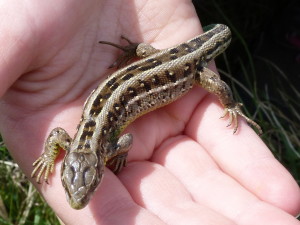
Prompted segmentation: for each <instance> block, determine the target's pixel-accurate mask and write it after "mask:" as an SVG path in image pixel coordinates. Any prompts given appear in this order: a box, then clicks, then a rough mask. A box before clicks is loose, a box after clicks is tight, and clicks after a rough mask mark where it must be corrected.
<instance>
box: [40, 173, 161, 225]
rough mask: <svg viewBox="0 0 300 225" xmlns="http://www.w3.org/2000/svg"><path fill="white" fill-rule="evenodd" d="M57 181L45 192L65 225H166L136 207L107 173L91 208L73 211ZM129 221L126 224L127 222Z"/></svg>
mask: <svg viewBox="0 0 300 225" xmlns="http://www.w3.org/2000/svg"><path fill="white" fill-rule="evenodd" d="M58 179H60V178H57V177H55V178H54V179H53V183H52V185H51V187H49V185H48V186H47V188H46V189H44V190H43V194H44V196H45V198H46V200H47V202H48V203H49V205H50V206H51V207H52V208H53V209H54V210H55V212H56V214H57V215H58V216H59V218H60V219H62V221H63V222H64V223H65V224H74V225H76V224H146V225H153V224H158V225H165V223H163V222H162V221H161V220H160V219H159V218H158V217H157V216H156V215H154V214H152V213H151V212H149V211H147V210H145V209H144V208H142V207H140V206H139V205H138V204H136V203H135V202H134V201H133V200H132V198H131V196H130V194H129V193H128V192H127V191H126V189H125V188H124V186H123V185H122V183H121V182H120V181H119V179H118V178H117V177H116V176H115V175H114V174H113V173H112V172H111V171H109V170H108V169H105V176H104V178H103V180H102V182H101V185H100V187H99V188H98V189H97V190H96V192H95V193H94V195H93V196H92V198H91V200H90V202H89V204H88V205H87V206H86V207H85V208H83V209H81V210H74V209H73V208H71V207H70V205H69V204H68V203H67V200H66V198H65V193H64V190H63V188H62V186H61V183H60V182H59V181H58ZM124 221H126V222H124Z"/></svg>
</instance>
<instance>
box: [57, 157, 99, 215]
mask: <svg viewBox="0 0 300 225" xmlns="http://www.w3.org/2000/svg"><path fill="white" fill-rule="evenodd" d="M103 170H104V163H103V162H101V160H98V158H97V156H96V155H95V153H94V152H70V153H69V154H67V155H66V156H65V160H64V163H63V164H62V169H61V171H62V172H61V180H62V184H63V186H64V188H65V192H66V196H67V200H68V202H69V204H70V206H71V207H72V208H74V209H82V208H83V207H85V206H86V205H87V204H88V202H89V200H90V198H91V196H92V194H93V193H94V191H95V189H96V188H97V186H98V184H99V182H100V181H101V179H102V175H103Z"/></svg>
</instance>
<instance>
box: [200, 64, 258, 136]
mask: <svg viewBox="0 0 300 225" xmlns="http://www.w3.org/2000/svg"><path fill="white" fill-rule="evenodd" d="M195 81H196V83H197V84H198V85H200V86H201V87H203V88H205V89H206V90H207V91H209V92H210V93H213V94H215V95H216V96H217V97H218V98H219V100H220V102H221V104H222V105H223V106H224V108H225V110H224V114H223V115H222V116H221V118H223V117H225V116H226V115H227V114H228V115H229V123H228V125H227V126H230V125H231V124H232V122H233V121H234V130H233V133H235V132H236V131H237V129H238V119H237V117H238V115H239V116H241V117H243V118H245V119H246V121H247V122H248V123H249V124H251V125H253V126H254V127H256V129H257V130H258V133H259V134H260V135H261V134H262V129H261V127H260V126H259V125H258V124H257V123H255V122H254V121H253V120H251V119H250V118H249V117H247V116H246V115H245V114H244V113H243V112H242V110H241V106H242V105H243V104H242V103H239V102H235V101H234V99H233V95H232V91H231V89H230V87H229V86H228V85H227V84H226V83H225V82H224V81H222V80H221V78H220V76H219V75H218V74H216V73H214V72H213V71H211V70H209V69H208V68H206V67H201V68H200V69H198V70H197V72H196V74H195Z"/></svg>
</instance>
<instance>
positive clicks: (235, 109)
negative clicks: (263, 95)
mask: <svg viewBox="0 0 300 225" xmlns="http://www.w3.org/2000/svg"><path fill="white" fill-rule="evenodd" d="M242 106H243V104H242V103H236V104H235V105H233V106H230V107H229V106H228V107H226V108H225V109H224V113H223V115H222V116H221V117H220V118H224V117H225V116H226V115H228V116H229V122H228V124H227V127H229V126H231V125H232V122H233V123H234V129H233V133H236V131H237V129H238V126H239V125H238V116H241V117H243V118H244V119H245V120H246V121H247V123H249V124H251V125H252V126H254V127H255V128H256V129H257V130H258V133H259V135H261V134H262V129H261V127H260V126H259V125H258V124H257V123H255V122H254V121H253V120H251V119H250V118H249V117H247V116H246V115H245V114H244V113H243V112H242V110H241V107H242Z"/></svg>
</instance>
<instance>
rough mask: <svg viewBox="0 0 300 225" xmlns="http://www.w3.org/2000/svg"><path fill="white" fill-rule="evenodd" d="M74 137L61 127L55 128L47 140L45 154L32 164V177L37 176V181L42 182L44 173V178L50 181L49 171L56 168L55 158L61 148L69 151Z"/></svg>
mask: <svg viewBox="0 0 300 225" xmlns="http://www.w3.org/2000/svg"><path fill="white" fill-rule="evenodd" d="M71 141H72V139H71V138H70V136H69V134H68V133H67V132H66V131H65V130H64V129H63V128H60V127H57V128H54V129H53V130H52V131H51V132H50V134H49V136H48V138H47V140H46V142H45V150H44V152H43V154H42V155H41V156H40V157H39V158H38V159H37V160H36V161H35V162H34V163H33V164H32V165H33V167H34V170H33V171H32V173H31V177H35V176H36V182H37V183H41V176H42V175H43V174H44V180H45V182H46V183H48V177H49V173H52V172H53V170H54V165H55V159H56V158H57V157H58V155H59V152H60V150H61V149H64V150H66V151H69V149H70V144H71Z"/></svg>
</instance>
